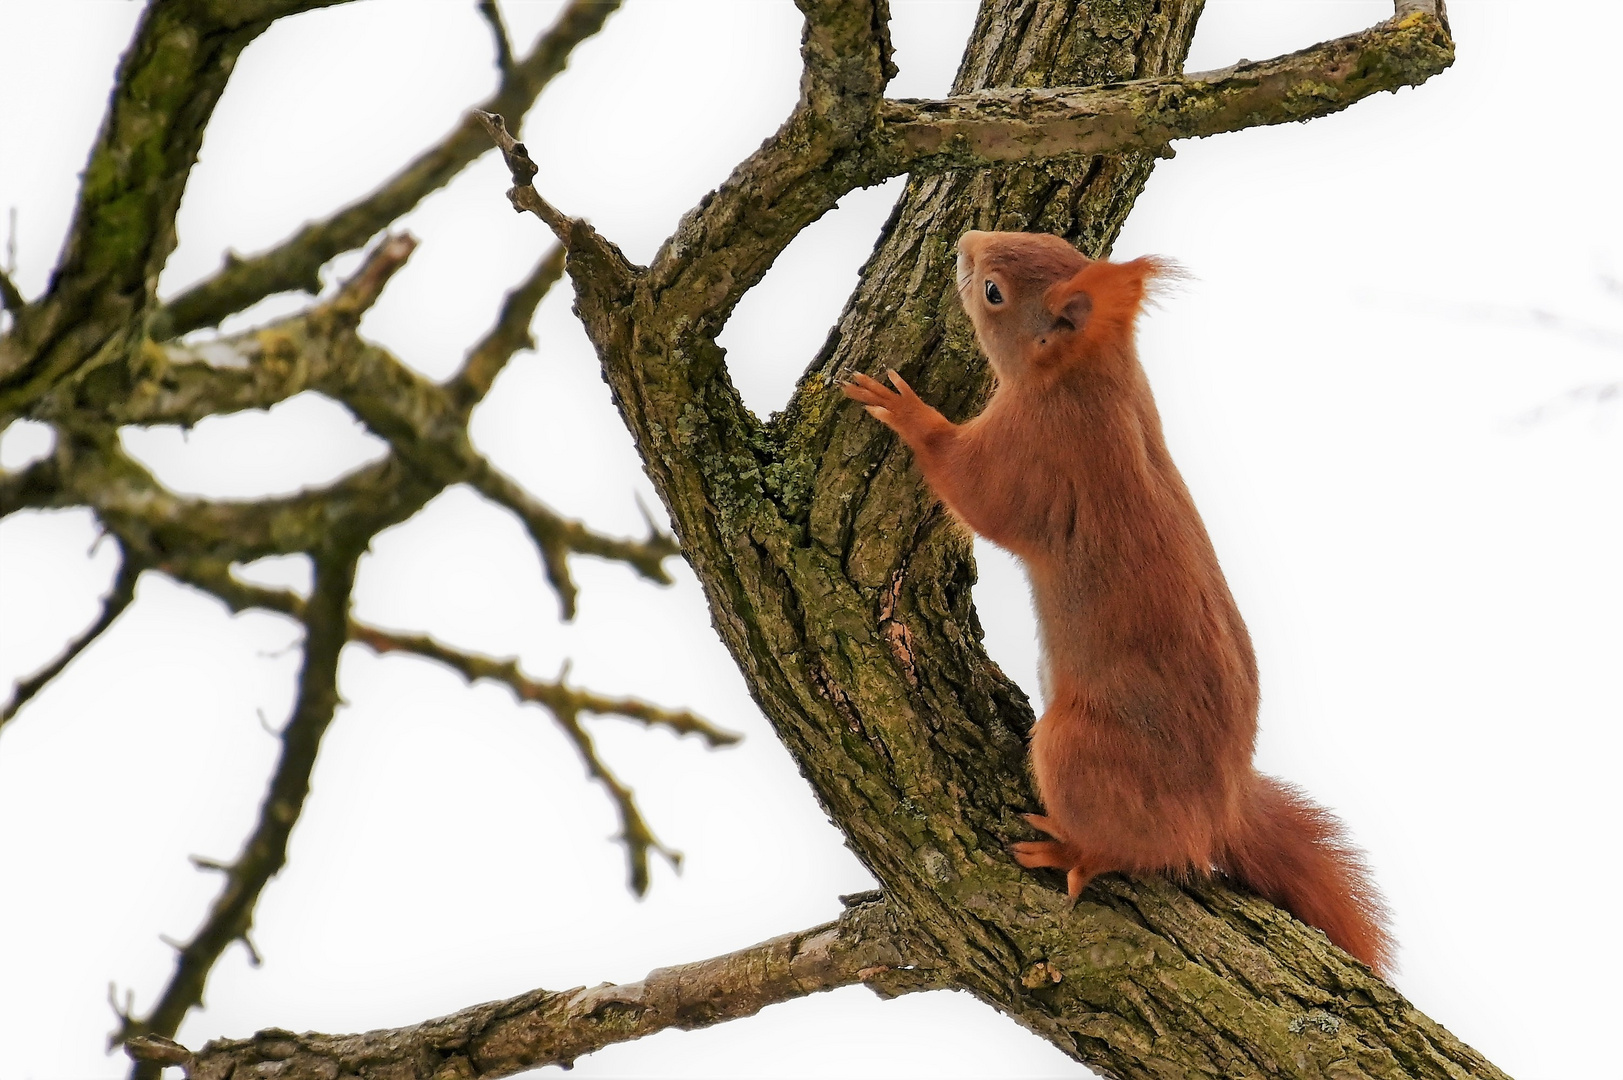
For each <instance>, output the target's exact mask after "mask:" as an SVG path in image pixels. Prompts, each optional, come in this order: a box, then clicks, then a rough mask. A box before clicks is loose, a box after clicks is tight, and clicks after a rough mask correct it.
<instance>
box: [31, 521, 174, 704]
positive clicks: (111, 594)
mask: <svg viewBox="0 0 1623 1080" xmlns="http://www.w3.org/2000/svg"><path fill="white" fill-rule="evenodd" d="M113 543H114V545H115V546H117V548H118V554H119V564H118V574H117V576H116V577H114V578H113V587H112V588H111V589H110V590H109V591H108V593H107V595H106V596H105V597H103V598H102V602H101V613H100V614H99V615H97V616H96V621H95V622H93V623H91V624H90V625H89V626H88V627H86V628H85V631H84V633H82V634H80V635H79V636H78V637H76V638H74V639H73V640H72V641H70V642H68V644H67V647H66V648H64V649H63V650H62V652H61V653H60V654H59V655H58V656H57V658H56V659H55V660H52V661H51V662H50V663H49V664H46V665H45V666H44V667H42V668H40V669H39V670H38V671H36V672H34V674H32V675H30V676H29V677H28V678H26V679H24V680H22V681H21V682H19V683H18V684H17V685H16V686H15V687H14V688H13V689H12V692H11V697H10V698H9V699H8V700H7V701H6V703H5V706H4V707H3V708H0V728H3V727H5V725H6V724H7V722H9V721H10V720H11V718H12V717H14V716H16V715H17V710H18V709H21V708H22V707H23V705H25V704H26V703H27V702H28V701H29V699H31V698H32V697H33V696H34V695H35V694H37V693H39V692H40V691H41V690H43V689H45V686H46V684H48V683H49V682H50V681H51V680H52V679H54V678H56V677H57V676H58V675H60V674H61V673H62V670H63V669H64V668H66V667H67V666H68V665H69V664H71V663H73V661H74V660H75V659H76V658H77V657H78V655H79V654H80V653H82V652H84V651H85V649H87V648H89V647H90V645H91V643H92V642H94V641H95V640H96V639H97V638H99V637H101V635H102V634H103V633H104V632H106V630H107V628H108V627H110V626H112V625H113V623H114V622H115V621H117V619H118V617H119V616H120V615H122V614H124V609H125V608H127V607H129V606H130V603H131V601H133V600H134V599H135V583H136V581H137V579H139V578H140V576H141V571H143V570H145V569H146V566H145V564H143V563H141V562H140V561H139V560H137V559H134V558H131V557H130V554H129V552H128V551H126V550H125V549H124V545H123V544H122V543H121V542H120V541H119V540H118V538H117V537H114V538H113Z"/></svg>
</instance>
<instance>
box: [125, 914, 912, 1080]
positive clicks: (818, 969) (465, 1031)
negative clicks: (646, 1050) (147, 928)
mask: <svg viewBox="0 0 1623 1080" xmlns="http://www.w3.org/2000/svg"><path fill="white" fill-rule="evenodd" d="M933 963H934V960H933V958H932V957H930V956H929V954H928V953H925V952H923V951H921V950H918V949H917V947H916V946H915V945H914V944H913V943H912V942H911V941H910V940H909V939H908V938H907V937H905V936H904V935H903V934H902V933H901V932H900V931H898V930H897V928H896V927H895V925H894V921H893V917H892V913H891V912H890V910H889V909H888V907H887V905H886V904H885V903H884V902H883V901H878V902H869V903H863V904H860V905H858V906H856V907H853V908H852V909H850V910H848V911H847V912H846V913H845V914H844V915H843V916H841V917H840V918H839V919H837V920H836V921H834V922H831V923H825V924H823V925H822V926H816V927H813V928H812V929H810V930H805V931H802V932H800V933H798V934H785V935H784V936H782V937H777V938H773V939H771V940H770V941H763V942H761V943H760V944H759V945H753V946H751V947H749V948H747V949H740V950H739V951H738V952H734V953H727V954H725V955H723V956H717V957H713V958H711V959H709V960H701V961H698V962H696V963H691V964H682V965H680V966H678V967H670V968H659V969H657V970H655V971H652V972H649V974H648V976H647V977H646V978H644V979H642V980H641V981H640V982H634V983H622V984H619V985H616V984H613V983H602V984H600V985H598V986H594V987H590V988H588V987H576V988H575V989H573V990H562V991H552V990H532V991H530V992H529V993H527V994H521V995H519V996H518V997H515V998H509V999H507V1000H505V1001H493V1002H490V1003H488V1004H485V1005H475V1006H473V1007H472V1008H468V1009H463V1010H462V1011H461V1012H457V1013H452V1014H451V1015H450V1016H444V1017H440V1018H439V1019H436V1020H428V1021H425V1022H423V1023H421V1024H415V1025H413V1026H411V1027H405V1028H394V1029H391V1030H386V1031H369V1032H365V1033H363V1034H359V1035H319V1034H315V1033H305V1034H294V1033H293V1032H291V1031H282V1030H280V1029H275V1028H272V1029H269V1030H266V1031H261V1032H259V1033H258V1034H257V1035H255V1036H253V1037H252V1038H249V1039H229V1040H227V1039H220V1040H216V1041H214V1042H211V1043H209V1044H207V1045H206V1046H204V1047H203V1048H202V1050H200V1051H198V1052H197V1053H196V1054H195V1055H192V1054H188V1053H186V1051H185V1049H184V1048H183V1047H178V1046H176V1045H175V1044H172V1043H169V1044H167V1045H166V1044H164V1043H156V1042H153V1043H148V1044H141V1045H132V1046H131V1047H130V1048H129V1049H130V1052H131V1054H132V1056H134V1055H136V1054H141V1055H146V1056H147V1058H146V1059H147V1060H151V1061H154V1062H158V1061H162V1062H164V1063H171V1064H183V1065H184V1066H185V1067H186V1069H187V1074H188V1076H189V1077H190V1078H191V1080H226V1078H228V1077H233V1076H235V1077H243V1076H254V1075H259V1074H261V1073H263V1072H264V1071H266V1070H270V1069H273V1070H274V1071H275V1074H276V1077H277V1080H331V1077H333V1076H340V1075H343V1076H349V1075H360V1076H369V1075H373V1069H386V1070H387V1072H388V1075H389V1076H390V1077H392V1078H394V1080H434V1078H443V1077H457V1078H459V1080H497V1078H498V1077H503V1076H511V1075H513V1074H514V1073H518V1072H523V1071H525V1070H527V1069H536V1068H541V1067H542V1066H546V1065H559V1066H563V1067H564V1068H568V1067H569V1066H570V1065H571V1064H572V1063H573V1062H574V1061H575V1060H576V1059H577V1058H580V1057H583V1056H584V1055H586V1054H590V1053H593V1052H595V1051H598V1050H601V1049H603V1048H604V1047H605V1046H611V1045H613V1044H615V1043H622V1042H629V1041H631V1040H633V1039H640V1038H642V1037H643V1036H645V1035H652V1034H654V1033H655V1032H658V1031H664V1030H666V1029H668V1028H678V1029H681V1030H684V1031H691V1030H694V1029H697V1028H704V1027H710V1026H712V1025H714V1024H720V1023H724V1022H726V1021H728V1020H736V1019H739V1018H740V1017H745V1016H753V1015H754V1014H756V1013H758V1012H760V1011H761V1010H762V1009H764V1008H766V1007H767V1006H768V1005H774V1004H777V1003H778V1002H782V1001H792V1000H794V999H795V998H801V997H806V996H808V995H810V994H817V993H821V992H823V991H825V990H834V989H837V988H839V987H842V986H852V985H855V984H857V983H866V984H867V985H869V986H872V987H874V988H875V989H876V990H877V991H879V992H880V993H883V994H886V995H888V996H895V995H897V994H902V993H908V992H912V991H915V990H925V989H931V988H933V987H934V986H936V985H938V984H937V983H936V982H934V981H932V980H933V972H932V971H931V965H932V964H933Z"/></svg>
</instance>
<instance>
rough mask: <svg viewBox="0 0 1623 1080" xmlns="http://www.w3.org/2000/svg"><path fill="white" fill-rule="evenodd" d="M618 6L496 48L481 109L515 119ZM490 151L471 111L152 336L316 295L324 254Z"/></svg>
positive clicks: (166, 320)
mask: <svg viewBox="0 0 1623 1080" xmlns="http://www.w3.org/2000/svg"><path fill="white" fill-rule="evenodd" d="M619 6H620V4H619V0H571V2H570V3H569V5H568V6H567V7H565V8H564V10H563V12H562V13H561V14H560V15H559V16H558V19H557V21H556V22H554V23H553V25H552V26H551V28H549V29H548V30H547V32H546V33H544V34H543V35H542V36H541V38H540V39H539V40H538V41H537V42H536V43H535V46H534V48H532V49H531V50H530V51H529V53H528V54H527V55H525V56H524V57H522V58H520V59H517V60H513V59H512V58H511V56H509V57H508V59H509V60H510V63H508V64H506V65H502V64H501V57H500V53H499V52H498V67H500V69H501V71H502V79H501V84H500V86H499V87H498V88H497V90H496V93H495V94H493V95H492V96H491V97H490V98H489V99H488V100H486V101H485V102H484V103H483V107H484V108H486V109H489V110H490V111H492V112H500V113H505V114H506V115H508V116H511V117H513V118H514V120H515V122H517V121H519V120H521V119H522V117H523V116H524V115H525V113H527V112H528V111H529V110H530V107H531V106H532V105H533V104H534V103H535V100H536V98H537V97H539V96H540V94H541V91H542V90H544V89H545V88H546V87H547V85H548V84H549V83H550V82H551V81H552V80H553V79H554V78H555V77H557V75H558V74H559V73H561V72H562V71H563V70H564V68H565V66H567V64H568V62H569V56H570V53H571V52H573V51H574V49H575V47H576V46H577V45H579V44H580V43H581V42H582V41H585V40H586V39H587V38H589V37H591V36H592V35H593V34H596V33H597V32H598V31H599V30H601V29H602V28H603V24H604V22H605V21H606V20H607V19H608V17H609V16H610V15H611V14H613V13H614V11H615V9H617V8H618V7H619ZM486 18H487V19H488V18H489V15H488V14H487V15H486ZM503 38H505V33H504V34H503ZM489 149H490V144H489V142H488V140H486V139H485V137H484V136H483V134H482V129H481V128H480V125H479V123H478V122H477V121H476V120H475V119H474V118H472V117H471V116H470V117H468V118H466V119H464V120H463V121H462V122H461V123H459V124H458V125H457V126H456V128H454V129H453V130H452V131H451V132H450V133H449V134H447V135H446V136H445V138H444V139H442V140H440V142H439V143H438V144H436V145H435V146H433V147H430V148H429V149H428V150H426V151H424V152H423V153H422V154H420V155H418V157H417V158H415V159H414V160H413V161H411V162H409V163H407V164H406V165H405V166H404V167H402V168H401V170H400V171H399V172H397V173H396V174H395V175H394V176H392V177H390V178H389V179H388V180H386V181H384V183H383V184H382V185H381V186H380V187H378V189H377V190H375V191H373V192H371V193H370V194H368V195H366V196H365V197H363V198H361V199H359V200H357V201H356V202H354V203H351V204H350V205H349V206H346V207H344V208H343V209H342V210H339V211H338V212H337V213H335V214H333V215H332V216H330V217H328V218H326V219H324V220H322V221H317V222H312V223H311V224H309V225H306V226H304V227H303V228H302V229H300V230H299V231H298V232H297V233H295V234H294V235H293V236H291V237H289V238H288V239H286V240H284V241H283V242H282V243H280V244H278V245H277V246H276V247H274V248H272V249H271V250H269V251H265V252H262V253H260V254H258V255H252V256H247V257H234V258H232V259H230V260H229V261H228V262H227V263H226V265H225V266H224V267H223V268H222V269H221V270H220V271H219V273H217V274H215V275H214V276H213V277H211V278H209V279H208V280H206V281H203V282H200V283H199V284H197V285H194V286H192V287H191V288H190V289H187V290H186V291H185V292H183V293H181V294H180V295H179V296H177V297H175V298H174V299H173V300H171V301H170V302H169V304H168V305H167V307H166V308H165V310H164V312H163V313H162V315H161V316H160V318H159V323H158V325H157V326H156V327H155V328H154V336H156V337H160V338H161V337H168V336H174V335H180V334H184V333H186V332H187V331H190V330H195V329H197V328H198V327H200V326H213V325H215V324H217V323H218V322H219V321H220V320H221V319H223V318H225V317H226V316H227V315H230V314H232V313H233V312H237V311H242V310H243V309H245V308H247V307H248V306H250V305H251V304H253V303H255V302H256V301H258V300H261V299H263V298H264V297H267V296H270V295H271V294H273V293H279V292H288V291H291V290H302V291H304V292H308V293H317V292H320V290H321V281H320V278H319V276H318V271H319V270H320V269H321V267H322V266H323V265H324V264H325V263H326V262H327V261H328V260H329V259H332V258H333V257H334V256H336V255H340V254H342V253H343V252H346V251H351V250H353V249H355V248H358V247H360V246H361V245H363V244H365V243H366V242H367V240H369V239H370V238H371V237H373V236H374V235H376V234H377V233H378V232H379V231H380V230H382V229H386V228H388V227H389V225H390V224H391V223H392V222H394V221H395V220H396V219H398V218H399V217H400V216H401V215H403V214H405V213H407V212H408V211H410V210H411V209H412V208H413V207H415V206H416V205H417V204H418V203H419V202H421V201H422V200H423V199H424V198H426V197H427V196H428V195H430V194H432V193H433V192H435V191H437V190H439V189H440V188H442V187H444V186H445V185H446V184H447V183H449V182H450V181H451V179H452V178H453V177H455V176H456V175H457V174H458V173H460V172H461V171H462V170H463V169H464V168H466V167H467V166H468V165H469V164H471V163H472V162H473V161H474V160H475V159H477V158H478V157H479V156H480V155H481V154H483V153H485V152H486V151H488V150H489Z"/></svg>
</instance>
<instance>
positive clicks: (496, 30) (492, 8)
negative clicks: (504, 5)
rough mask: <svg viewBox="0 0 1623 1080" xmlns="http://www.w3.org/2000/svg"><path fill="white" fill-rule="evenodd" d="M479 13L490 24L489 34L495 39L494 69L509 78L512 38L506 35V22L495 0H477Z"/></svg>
mask: <svg viewBox="0 0 1623 1080" xmlns="http://www.w3.org/2000/svg"><path fill="white" fill-rule="evenodd" d="M479 14H480V15H481V16H483V17H484V20H485V22H487V23H489V24H490V36H491V37H492V38H494V39H495V45H496V70H498V71H500V72H501V73H502V75H504V76H506V77H509V78H510V77H511V76H512V74H513V39H512V38H510V37H508V35H507V24H506V23H505V22H503V21H502V12H501V9H500V8H498V7H497V6H496V0H479Z"/></svg>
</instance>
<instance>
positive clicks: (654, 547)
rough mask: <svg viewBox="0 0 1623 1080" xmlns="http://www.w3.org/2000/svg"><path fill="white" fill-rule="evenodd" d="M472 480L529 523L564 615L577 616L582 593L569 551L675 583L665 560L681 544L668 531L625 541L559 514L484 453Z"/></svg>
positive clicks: (667, 583) (526, 527) (480, 488)
mask: <svg viewBox="0 0 1623 1080" xmlns="http://www.w3.org/2000/svg"><path fill="white" fill-rule="evenodd" d="M468 481H469V482H470V483H471V484H472V485H473V487H474V489H475V490H476V491H478V492H479V493H480V494H481V495H483V496H485V498H487V499H489V500H490V501H491V502H494V503H497V504H498V505H501V506H505V507H507V508H508V509H509V510H511V511H513V513H515V514H517V515H518V517H519V520H520V521H522V522H524V527H525V529H527V530H528V531H529V533H530V538H531V539H532V540H534V541H535V546H536V550H537V551H539V552H540V554H541V562H542V565H543V566H544V567H545V568H546V573H547V580H548V581H549V582H550V583H551V584H552V587H553V590H554V591H556V592H557V594H558V602H559V604H561V605H562V607H563V617H564V618H565V619H573V618H574V617H575V599H576V594H577V590H576V588H575V582H574V578H573V577H572V576H571V575H570V573H569V554H570V552H576V553H578V554H582V555H596V556H597V557H598V558H601V559H611V560H613V561H615V562H623V563H625V564H626V565H628V566H630V567H631V568H632V569H634V570H636V571H637V573H638V574H640V575H642V576H643V577H645V578H647V579H648V580H650V581H655V582H658V583H659V584H661V585H669V584H670V583H671V576H670V574H669V573H667V572H666V570H665V560H666V559H668V558H670V557H671V556H672V555H675V554H676V553H677V552H678V551H680V550H681V549H680V548H679V547H678V546H677V543H676V538H675V537H674V536H671V535H670V534H669V533H665V532H661V531H659V530H658V529H656V528H653V527H652V526H650V529H649V535H648V539H646V540H620V539H616V538H614V537H610V536H604V535H603V534H602V533H598V532H594V531H592V530H591V529H588V528H587V527H586V526H585V525H583V524H581V523H580V522H578V521H571V520H569V519H568V518H565V517H562V516H560V515H559V514H558V513H557V512H555V511H554V510H552V509H551V508H550V507H548V506H546V505H545V504H543V503H542V502H541V501H540V500H538V499H536V498H535V497H534V496H532V495H531V494H530V493H529V492H527V491H525V490H524V489H523V488H521V487H520V486H519V485H518V483H517V482H516V481H514V480H512V479H510V478H509V477H508V476H506V475H505V474H504V473H501V472H499V471H498V470H497V469H496V468H495V467H494V466H492V465H490V464H489V463H488V462H486V461H485V460H484V459H483V458H480V459H479V464H478V466H477V467H476V468H475V469H473V470H472V471H471V472H470V474H469V476H468Z"/></svg>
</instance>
